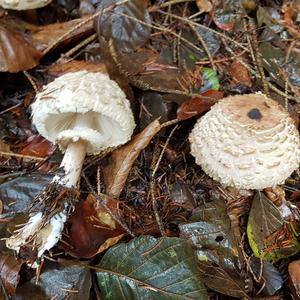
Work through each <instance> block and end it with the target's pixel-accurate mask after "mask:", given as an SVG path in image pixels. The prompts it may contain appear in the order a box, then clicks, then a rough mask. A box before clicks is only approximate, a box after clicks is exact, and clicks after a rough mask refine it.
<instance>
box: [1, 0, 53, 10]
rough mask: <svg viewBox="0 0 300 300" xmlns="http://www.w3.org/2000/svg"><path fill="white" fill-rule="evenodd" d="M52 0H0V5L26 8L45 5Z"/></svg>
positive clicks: (8, 7)
mask: <svg viewBox="0 0 300 300" xmlns="http://www.w3.org/2000/svg"><path fill="white" fill-rule="evenodd" d="M51 1H52V0H0V6H2V7H3V8H6V9H14V10H28V9H35V8H39V7H43V6H46V5H47V4H49V3H50V2H51Z"/></svg>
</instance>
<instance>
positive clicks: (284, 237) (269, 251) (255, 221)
mask: <svg viewBox="0 0 300 300" xmlns="http://www.w3.org/2000/svg"><path fill="white" fill-rule="evenodd" d="M292 226H293V224H292V223H285V222H284V220H283V217H282V216H281V214H280V211H279V210H278V208H277V207H276V206H275V205H274V204H273V203H272V202H271V201H270V200H269V199H268V198H267V197H266V196H265V195H264V194H263V193H261V192H259V193H257V194H256V196H255V197H254V199H253V202H252V207H251V210H250V214H249V219H248V225H247V236H248V240H249V244H250V246H251V249H252V251H253V253H254V255H255V256H256V257H259V258H262V259H264V260H271V261H277V260H278V259H280V258H285V257H288V256H291V255H293V254H295V253H297V251H298V249H299V248H300V245H299V243H298V242H297V241H296V239H295V237H294V234H293V231H294V230H292V228H291V227H292Z"/></svg>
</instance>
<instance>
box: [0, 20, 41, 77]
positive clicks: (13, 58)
mask: <svg viewBox="0 0 300 300" xmlns="http://www.w3.org/2000/svg"><path fill="white" fill-rule="evenodd" d="M41 57H42V54H41V52H39V51H38V50H37V49H36V48H35V47H34V46H33V45H30V44H29V43H28V42H27V41H26V40H25V39H24V38H23V37H22V36H21V35H20V34H18V33H17V32H14V31H11V30H8V29H7V28H5V27H4V26H1V25H0V72H11V73H16V72H19V71H25V70H28V69H32V68H33V67H35V66H36V65H37V64H38V63H39V61H40V58H41Z"/></svg>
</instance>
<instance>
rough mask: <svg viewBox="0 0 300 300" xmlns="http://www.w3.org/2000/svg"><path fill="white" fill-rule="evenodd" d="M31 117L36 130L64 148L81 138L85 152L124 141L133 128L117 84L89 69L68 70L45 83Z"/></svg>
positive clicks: (129, 110)
mask: <svg viewBox="0 0 300 300" xmlns="http://www.w3.org/2000/svg"><path fill="white" fill-rule="evenodd" d="M32 119H33V123H34V125H35V126H36V128H37V130H38V131H39V133H40V134H41V135H43V136H44V137H45V138H47V139H48V140H49V141H51V142H53V143H57V144H58V145H59V146H60V148H61V149H62V150H63V151H64V150H65V149H66V148H67V146H68V144H69V143H71V142H76V141H79V140H82V141H85V142H86V143H87V149H86V150H87V153H88V154H96V153H98V152H99V151H101V150H103V149H105V148H108V147H114V146H118V145H121V144H124V143H126V142H127V141H128V140H129V139H130V137H131V135H132V133H133V130H134V127H135V123H134V117H133V114H132V111H131V109H130V103H129V101H128V100H127V99H126V96H125V94H124V92H123V91H122V90H121V89H120V87H119V86H118V85H117V83H116V82H115V81H113V80H111V79H109V77H108V75H107V74H103V73H92V72H88V71H79V72H74V73H67V74H64V75H62V76H60V77H58V78H56V79H55V80H54V81H53V82H51V83H49V84H48V85H46V86H45V87H44V88H43V91H42V92H40V93H38V94H37V96H36V101H35V102H34V103H33V104H32ZM86 124H88V125H89V128H85V126H86Z"/></svg>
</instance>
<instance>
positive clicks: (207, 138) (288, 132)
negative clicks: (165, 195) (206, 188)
mask: <svg viewBox="0 0 300 300" xmlns="http://www.w3.org/2000/svg"><path fill="white" fill-rule="evenodd" d="M189 140H190V143H191V153H192V155H193V156H194V157H195V159H196V163H197V164H199V165H201V167H202V169H203V170H204V171H205V172H206V173H207V174H208V175H209V176H211V177H212V178H213V179H215V180H217V181H219V182H220V183H221V184H222V185H224V186H233V187H236V188H238V189H263V188H266V187H273V186H275V185H277V184H281V183H283V182H284V181H285V179H286V178H287V177H289V176H290V175H291V173H292V172H293V171H294V170H295V169H297V168H298V166H299V162H300V139H299V132H298V130H297V128H296V126H295V125H294V122H293V120H292V119H291V118H290V117H289V114H288V112H287V111H286V110H285V109H284V108H283V107H282V106H281V105H279V104H278V103H277V102H275V101H274V100H272V99H270V98H267V97H266V96H264V95H262V94H249V95H238V96H231V97H227V98H224V99H222V100H220V101H219V102H218V103H217V104H215V105H214V106H213V107H212V108H211V110H210V111H209V112H208V113H207V114H206V115H205V116H204V117H202V118H200V119H199V120H198V121H197V123H196V125H195V127H194V129H193V130H192V132H191V134H190V137H189Z"/></svg>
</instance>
